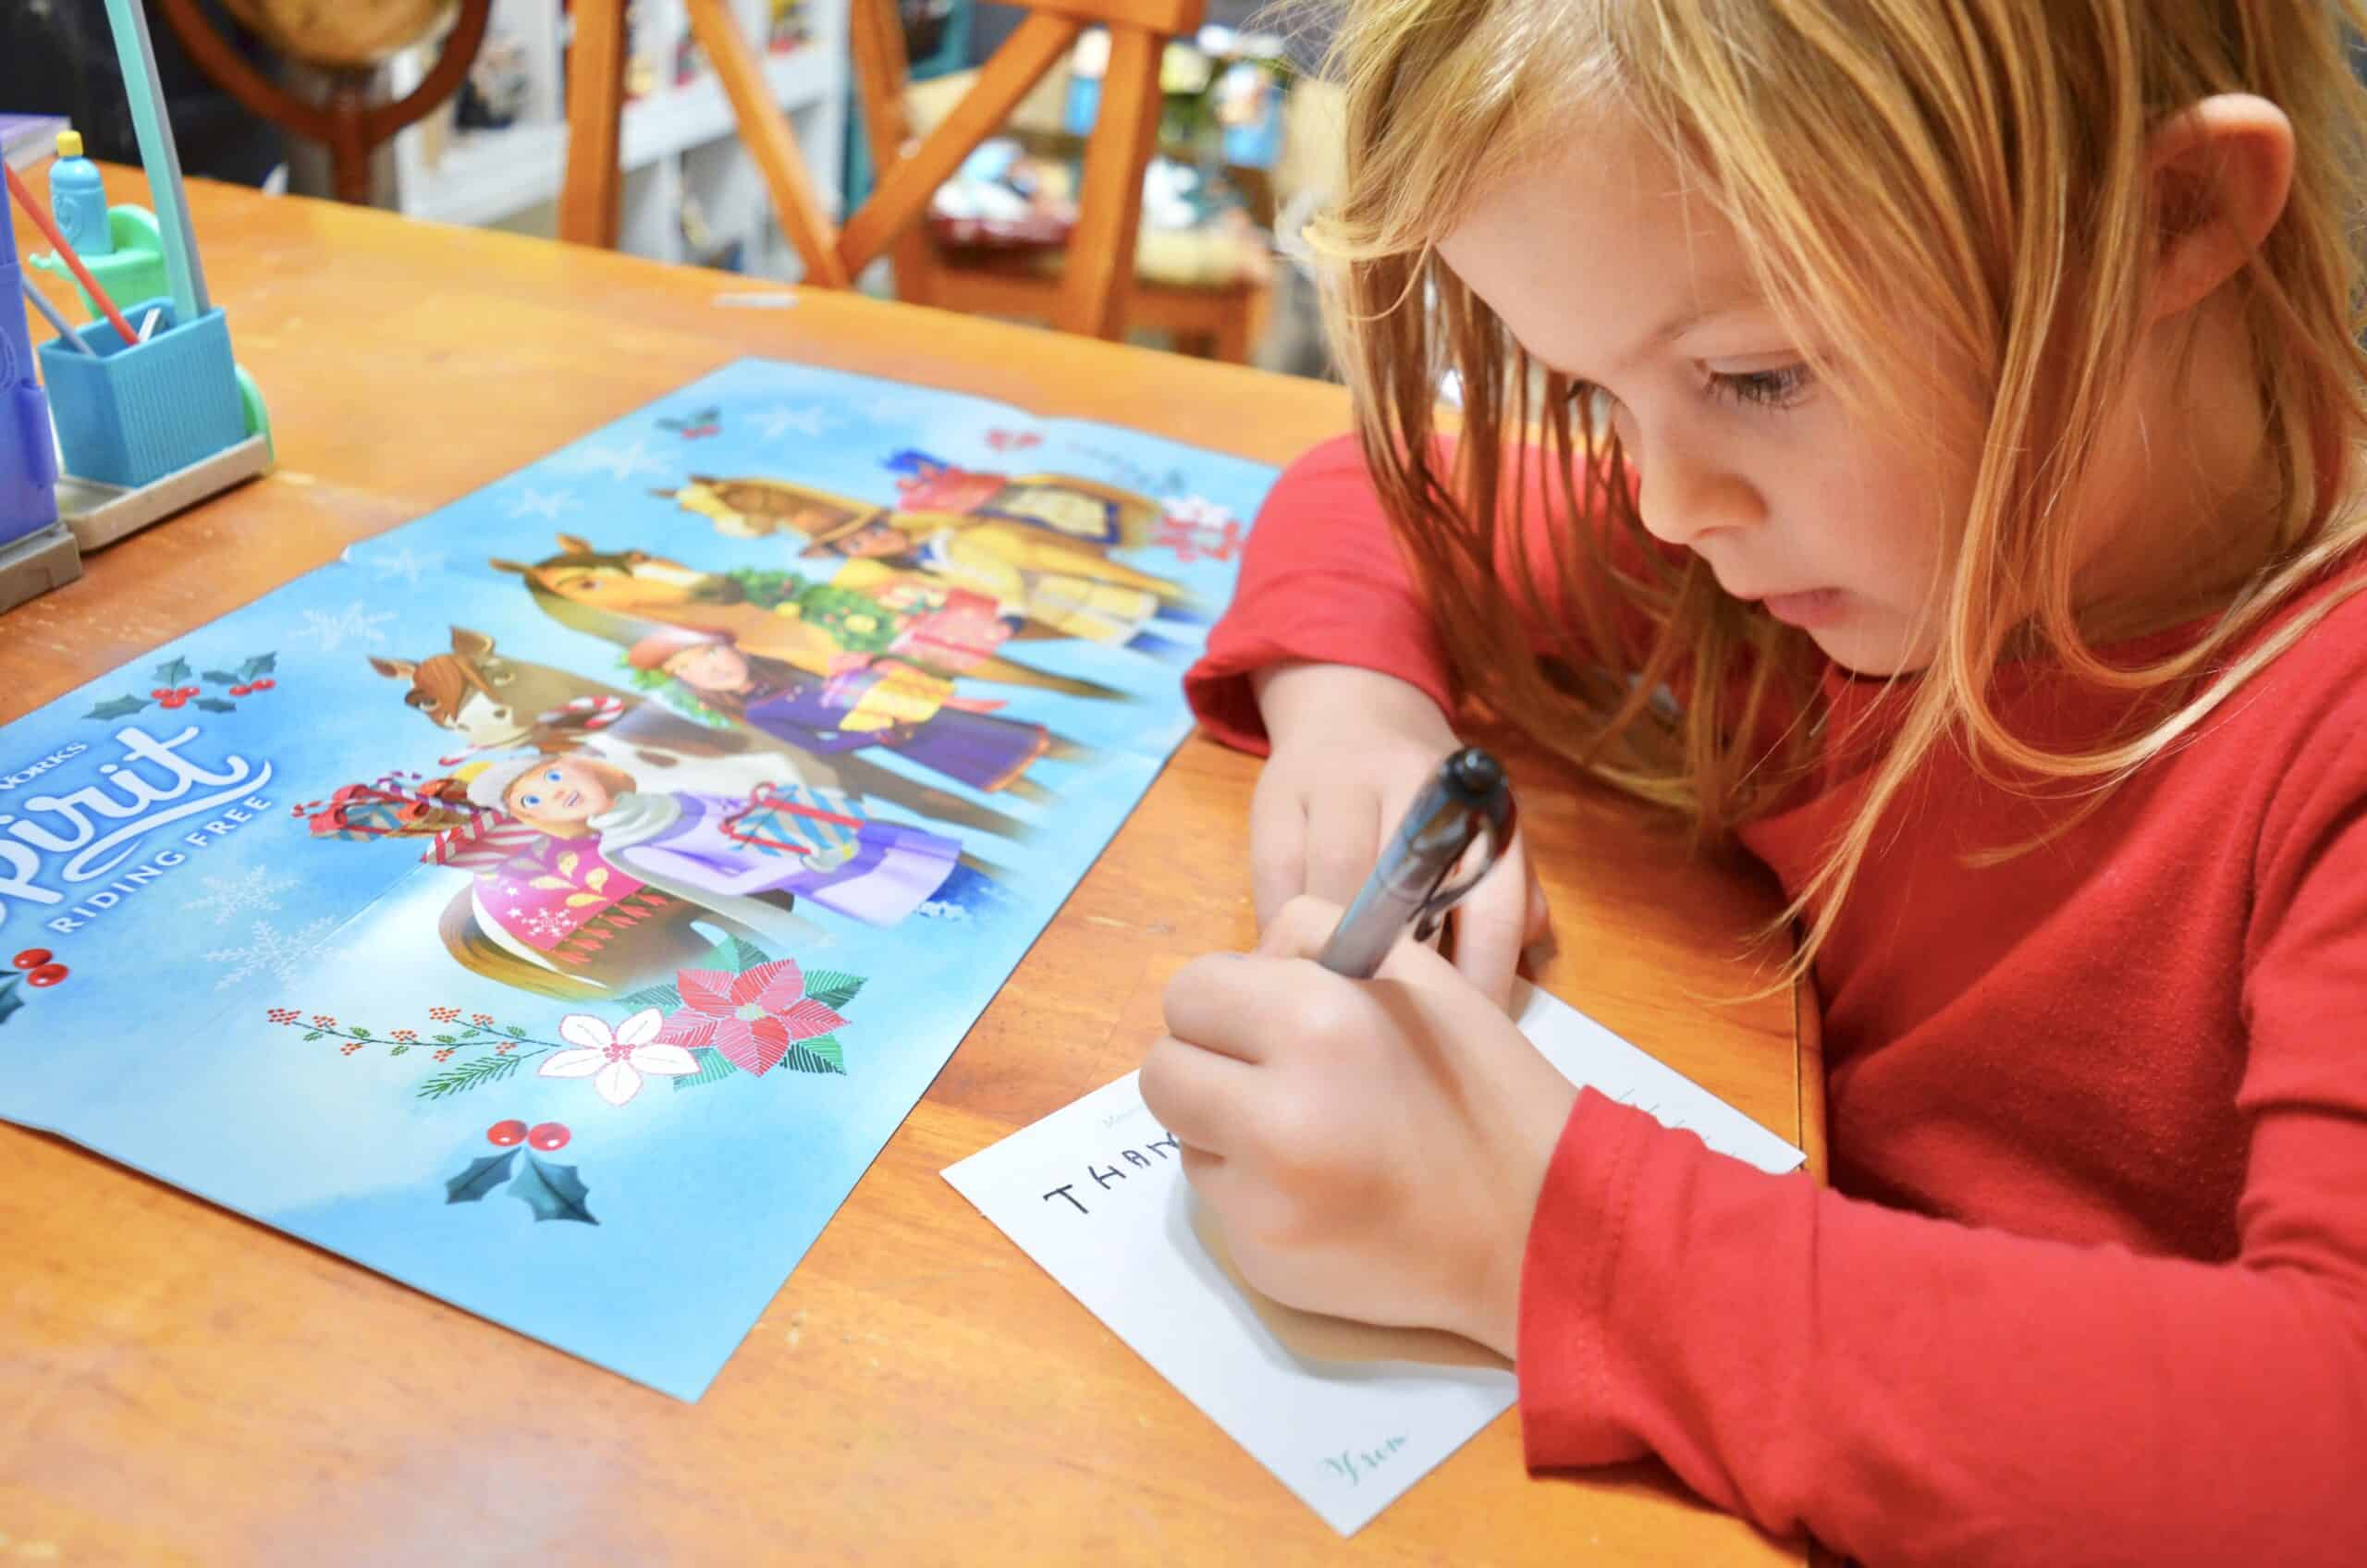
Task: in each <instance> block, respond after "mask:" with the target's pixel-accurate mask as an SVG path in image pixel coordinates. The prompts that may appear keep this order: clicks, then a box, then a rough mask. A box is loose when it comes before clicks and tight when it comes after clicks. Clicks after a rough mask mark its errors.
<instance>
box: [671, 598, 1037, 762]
mask: <svg viewBox="0 0 2367 1568" xmlns="http://www.w3.org/2000/svg"><path fill="white" fill-rule="evenodd" d="M626 656H627V657H628V658H629V659H630V660H631V662H632V666H633V668H635V669H639V670H644V671H651V672H662V673H664V674H666V675H668V676H670V677H672V678H673V679H674V680H677V681H679V682H681V685H682V687H683V688H684V689H685V690H686V691H688V692H691V693H692V694H693V696H695V697H696V698H697V699H698V700H699V702H700V703H702V704H705V706H707V707H709V708H711V709H713V710H714V711H716V712H717V713H720V714H723V715H725V716H726V717H730V718H733V719H736V720H738V721H739V722H740V723H742V724H744V725H747V726H748V727H749V728H751V729H756V730H760V731H762V732H763V733H765V734H767V735H770V736H772V737H773V738H774V739H775V740H778V741H787V742H788V743H789V744H791V745H792V746H796V747H798V748H800V749H801V750H804V751H808V752H813V753H816V754H817V755H823V756H828V755H834V754H836V753H840V752H847V751H853V750H856V749H858V748H861V747H865V746H885V747H888V748H890V749H891V750H893V751H895V752H896V753H898V754H899V755H901V756H904V757H907V758H910V759H911V760H912V762H913V763H914V765H915V766H920V767H924V768H926V769H928V770H929V771H930V772H932V773H937V774H941V775H943V776H944V777H946V778H951V779H955V780H957V781H958V782H961V783H963V784H967V785H969V786H970V787H971V788H972V789H974V790H986V791H987V792H989V793H991V792H994V791H997V790H1010V791H1012V793H1014V794H1019V795H1024V796H1034V795H1036V794H1039V793H1041V791H1040V790H1037V789H1036V788H1035V787H1033V786H1032V785H1031V782H1030V781H1029V780H1028V779H1027V778H1026V777H1025V775H1026V772H1027V769H1028V767H1029V766H1031V765H1033V764H1034V763H1035V762H1036V759H1038V758H1039V757H1043V756H1046V755H1048V754H1049V753H1051V752H1052V751H1053V750H1054V747H1055V741H1053V738H1052V735H1051V732H1050V731H1049V730H1048V729H1045V728H1044V727H1043V726H1042V725H1040V724H1029V723H1026V722H1024V721H1022V720H1019V719H1012V718H1002V717H997V716H995V715H994V714H992V713H989V712H986V711H983V710H984V709H985V708H987V707H989V706H995V705H1000V704H978V703H975V702H972V701H969V700H966V699H963V698H962V697H958V696H956V695H954V694H953V692H952V689H951V683H950V681H946V680H942V679H941V678H938V677H936V676H932V675H928V674H926V672H923V671H918V670H910V671H908V670H905V669H902V668H899V667H897V666H895V665H893V664H892V663H890V664H883V663H880V662H877V661H869V662H865V663H862V664H859V665H858V664H853V663H851V664H850V667H849V668H846V669H844V670H842V671H840V672H838V673H835V674H832V675H829V676H828V677H821V676H815V675H810V674H808V673H806V672H805V671H803V670H800V669H794V668H791V667H790V666H788V665H785V664H781V663H779V662H778V661H776V660H772V659H767V658H761V657H755V656H752V655H747V654H743V653H742V652H741V651H740V649H739V648H738V647H736V646H734V645H733V643H732V642H731V639H730V638H729V637H728V636H725V635H723V634H722V633H720V632H714V631H692V630H689V629H687V628H677V627H668V628H666V629H665V630H663V631H656V632H654V633H652V634H651V635H649V636H647V637H644V638H643V639H642V640H641V641H640V642H638V643H634V644H633V646H632V650H631V652H630V653H629V654H628V655H626Z"/></svg>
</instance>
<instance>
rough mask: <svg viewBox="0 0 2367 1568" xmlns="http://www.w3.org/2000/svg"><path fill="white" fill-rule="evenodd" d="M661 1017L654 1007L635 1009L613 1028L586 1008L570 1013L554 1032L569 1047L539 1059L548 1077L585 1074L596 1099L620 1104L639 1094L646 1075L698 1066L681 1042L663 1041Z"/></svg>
mask: <svg viewBox="0 0 2367 1568" xmlns="http://www.w3.org/2000/svg"><path fill="white" fill-rule="evenodd" d="M664 1023H665V1017H664V1015H663V1014H661V1013H660V1012H659V1011H657V1010H656V1008H654V1007H653V1008H646V1009H644V1010H643V1011H640V1012H636V1013H634V1014H633V1015H632V1017H631V1018H628V1019H626V1020H625V1021H624V1022H623V1023H619V1024H618V1025H617V1026H616V1027H615V1028H613V1029H611V1028H609V1027H608V1024H607V1020H605V1019H599V1018H595V1017H593V1016H592V1015H591V1014H590V1013H588V1012H571V1013H570V1014H568V1015H567V1016H566V1017H565V1018H562V1019H560V1020H559V1022H558V1036H559V1038H560V1039H562V1040H566V1041H568V1042H570V1044H572V1045H573V1046H574V1047H575V1048H574V1049H573V1050H566V1051H559V1052H558V1053H557V1054H555V1055H553V1056H551V1057H549V1058H546V1060H544V1062H543V1068H542V1076H544V1077H546V1078H589V1079H591V1080H592V1086H593V1087H594V1088H595V1089H597V1090H598V1091H599V1092H600V1097H601V1098H602V1099H604V1100H606V1101H607V1102H608V1103H609V1104H610V1105H622V1104H624V1103H625V1102H626V1101H627V1100H630V1099H631V1098H632V1097H633V1096H635V1095H637V1094H639V1093H641V1079H642V1074H644V1073H645V1072H646V1073H654V1074H656V1076H658V1077H660V1078H681V1077H686V1076H688V1075H689V1074H691V1073H693V1072H697V1071H698V1070H699V1064H698V1062H697V1060H694V1059H693V1057H692V1055H691V1053H690V1052H688V1051H686V1050H684V1049H683V1048H682V1047H680V1046H669V1045H664V1044H661V1043H660V1042H659V1041H658V1039H657V1031H658V1029H659V1027H660V1026H661V1025H662V1024H664Z"/></svg>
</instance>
